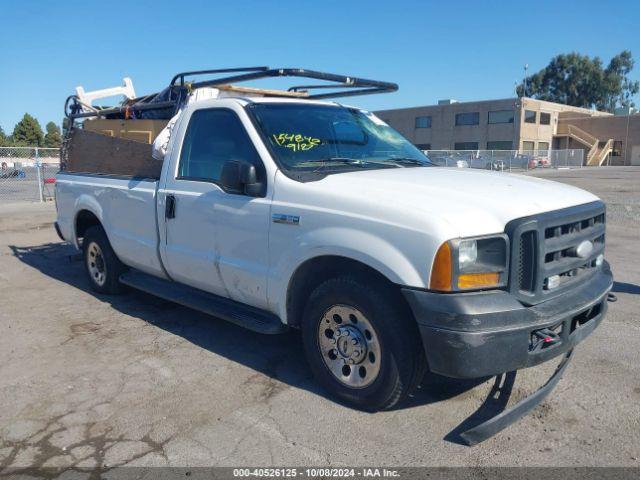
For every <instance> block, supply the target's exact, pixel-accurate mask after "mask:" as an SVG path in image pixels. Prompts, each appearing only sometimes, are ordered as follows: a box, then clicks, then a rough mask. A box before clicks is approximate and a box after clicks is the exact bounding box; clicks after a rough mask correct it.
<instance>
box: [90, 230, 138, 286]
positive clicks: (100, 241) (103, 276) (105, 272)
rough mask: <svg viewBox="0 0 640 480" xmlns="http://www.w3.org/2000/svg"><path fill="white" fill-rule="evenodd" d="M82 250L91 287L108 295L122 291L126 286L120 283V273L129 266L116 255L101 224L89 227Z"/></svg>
mask: <svg viewBox="0 0 640 480" xmlns="http://www.w3.org/2000/svg"><path fill="white" fill-rule="evenodd" d="M82 250H83V257H84V266H85V270H86V271H87V276H88V277H89V282H90V283H91V288H92V289H93V290H94V291H96V292H98V293H105V294H108V295H115V294H118V293H121V292H122V291H123V290H124V286H123V285H122V284H121V283H120V275H122V274H123V273H124V272H126V271H127V267H126V266H125V265H124V264H123V263H122V262H121V261H120V260H119V259H118V257H117V256H116V254H115V252H114V251H113V248H111V244H110V243H109V239H108V238H107V234H106V233H105V232H104V230H103V228H102V227H101V226H97V225H96V226H93V227H89V228H88V229H87V231H86V232H85V234H84V239H83V241H82Z"/></svg>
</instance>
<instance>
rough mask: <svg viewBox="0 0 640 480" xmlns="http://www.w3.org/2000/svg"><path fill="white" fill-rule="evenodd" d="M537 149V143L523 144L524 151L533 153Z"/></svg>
mask: <svg viewBox="0 0 640 480" xmlns="http://www.w3.org/2000/svg"><path fill="white" fill-rule="evenodd" d="M534 148H536V147H535V142H526V141H525V142H522V150H523V151H525V152H532V151H533V149H534Z"/></svg>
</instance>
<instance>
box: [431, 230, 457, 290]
mask: <svg viewBox="0 0 640 480" xmlns="http://www.w3.org/2000/svg"><path fill="white" fill-rule="evenodd" d="M452 276H453V265H452V263H451V247H450V246H449V242H444V243H443V244H442V245H441V246H440V248H439V249H438V252H437V253H436V258H435V260H434V261H433V268H432V269H431V280H430V281H429V288H430V289H431V290H438V291H440V292H450V291H451V279H452Z"/></svg>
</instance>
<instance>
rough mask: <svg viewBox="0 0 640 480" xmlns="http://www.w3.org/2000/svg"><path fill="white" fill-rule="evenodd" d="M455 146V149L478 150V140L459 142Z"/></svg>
mask: <svg viewBox="0 0 640 480" xmlns="http://www.w3.org/2000/svg"><path fill="white" fill-rule="evenodd" d="M453 148H454V149H455V150H478V142H457V143H455V144H454V145H453Z"/></svg>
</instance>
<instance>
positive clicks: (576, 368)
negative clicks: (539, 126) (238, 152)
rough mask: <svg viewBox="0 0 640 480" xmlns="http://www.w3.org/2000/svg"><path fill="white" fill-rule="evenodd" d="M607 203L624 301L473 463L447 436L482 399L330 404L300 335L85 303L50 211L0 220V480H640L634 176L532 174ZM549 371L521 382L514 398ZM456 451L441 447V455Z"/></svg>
mask: <svg viewBox="0 0 640 480" xmlns="http://www.w3.org/2000/svg"><path fill="white" fill-rule="evenodd" d="M536 175H541V176H545V177H551V178H554V179H555V180H559V181H562V182H566V183H570V184H574V185H578V186H581V187H584V188H587V189H588V190H591V191H593V192H595V193H596V194H599V195H601V196H602V197H603V198H604V199H605V200H606V201H607V203H608V206H609V226H608V228H609V230H608V234H607V242H608V247H607V257H608V259H609V261H610V262H611V264H612V267H613V269H614V272H615V275H616V284H615V288H614V290H615V291H616V292H617V295H618V298H619V301H618V302H617V303H614V304H610V310H609V312H610V313H609V315H608V317H607V319H606V320H605V322H604V323H603V324H602V326H601V327H600V328H599V329H598V330H597V331H596V333H595V334H594V335H592V336H591V337H590V338H589V339H588V340H587V341H586V342H585V343H584V344H583V345H582V347H581V348H579V349H578V350H577V352H576V355H575V359H574V361H573V363H572V364H571V365H570V367H569V369H568V371H567V373H566V375H565V377H564V378H563V379H562V380H561V382H560V384H559V386H558V387H557V388H556V390H555V391H554V392H553V393H552V395H551V396H550V397H549V398H548V400H547V401H545V402H544V403H543V404H542V405H540V406H539V407H538V408H537V409H536V410H535V411H534V412H533V414H531V415H529V416H527V417H526V418H524V419H523V420H522V421H520V422H519V423H517V424H515V425H513V426H511V427H510V428H509V429H508V430H506V431H504V432H502V433H501V434H499V435H498V436H497V437H494V438H493V439H490V440H489V441H487V442H485V443H483V444H481V445H478V446H476V447H472V448H469V447H465V446H462V445H459V444H457V443H455V441H451V440H455V435H451V432H452V431H454V429H455V428H456V427H457V426H458V425H459V424H460V423H461V422H463V421H464V420H465V418H466V417H468V416H469V415H471V414H472V413H473V412H474V411H475V410H476V409H477V408H478V407H479V406H480V404H481V403H482V402H483V400H484V399H485V397H486V395H487V393H488V391H489V389H490V387H491V384H492V382H491V381H485V382H481V383H478V382H456V381H450V380H447V379H443V378H438V377H435V376H429V375H428V376H427V377H426V378H425V381H424V383H423V387H422V389H421V390H420V391H419V392H418V393H417V394H416V395H415V397H414V398H412V399H411V401H410V402H409V403H408V404H406V405H404V406H403V407H402V408H400V409H398V410H395V411H391V412H384V413H377V414H367V413H361V412H357V411H354V410H351V409H349V408H346V407H343V406H341V405H339V404H337V403H334V402H333V401H331V400H329V399H327V398H326V397H325V395H324V393H323V392H322V391H321V390H320V389H319V388H318V387H317V386H316V384H315V383H314V381H313V379H312V378H311V376H310V372H309V368H308V367H307V366H306V364H305V362H304V360H303V354H302V350H301V347H300V343H301V342H300V338H299V336H298V335H297V334H296V333H291V334H288V335H284V336H276V337H267V336H260V335H258V334H254V333H251V332H247V331H245V330H242V329H240V328H238V327H235V326H233V325H230V324H228V323H225V322H223V321H221V320H218V319H215V318H210V317H207V316H205V315H201V314H199V313H196V312H193V311H191V310H189V309H186V308H182V307H179V306H176V305H173V304H170V303H167V302H164V301H162V300H158V299H156V298H154V297H151V296H148V295H144V294H141V293H136V292H130V293H127V294H125V295H124V296H120V297H106V296H99V295H95V294H93V293H91V292H90V291H89V290H88V284H87V282H86V281H85V278H84V272H83V269H82V264H81V263H80V262H79V261H77V260H75V261H74V260H73V258H72V256H73V254H74V251H73V249H72V248H71V247H70V246H68V245H66V244H63V243H61V242H59V241H58V239H57V237H56V235H55V233H54V231H53V229H52V226H51V223H52V221H53V219H54V213H55V212H54V208H53V205H51V204H47V205H44V206H40V205H37V204H36V205H26V206H25V205H20V206H4V207H0V288H1V292H2V293H1V297H0V298H1V301H2V304H1V306H0V328H1V331H2V334H1V335H0V405H1V406H2V408H0V471H1V470H2V469H3V468H6V467H7V466H10V465H11V466H14V467H20V466H22V467H26V466H73V465H75V466H86V467H91V466H95V465H108V466H115V465H123V464H128V465H174V466H208V465H226V466H237V465H261V466H269V465H277V466H281V465H325V466H326V465H332V466H337V465H351V466H353V465H371V464H373V465H376V466H386V465H389V466H414V465H434V466H435V465H437V466H444V465H468V466H475V467H482V466H493V465H538V466H551V465H584V466H595V465H616V466H622V465H625V466H627V465H628V466H640V325H639V323H638V316H637V312H638V310H639V309H640V268H638V267H639V262H638V255H639V253H638V247H639V246H640V241H639V240H640V234H639V232H640V230H639V227H640V168H638V169H624V168H611V169H608V170H604V169H603V170H586V169H585V170H579V171H564V172H562V171H561V172H542V173H536ZM554 366H555V365H545V366H542V367H537V368H533V369H529V370H526V371H523V372H521V373H520V374H519V375H518V377H517V379H516V386H515V389H514V398H517V397H521V396H522V395H525V394H527V393H530V392H532V391H534V390H535V389H536V388H537V387H538V386H539V385H541V384H542V383H543V382H544V381H545V380H546V378H547V377H548V375H549V374H550V373H551V371H552V370H553V368H554ZM450 439H451V440H450Z"/></svg>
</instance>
